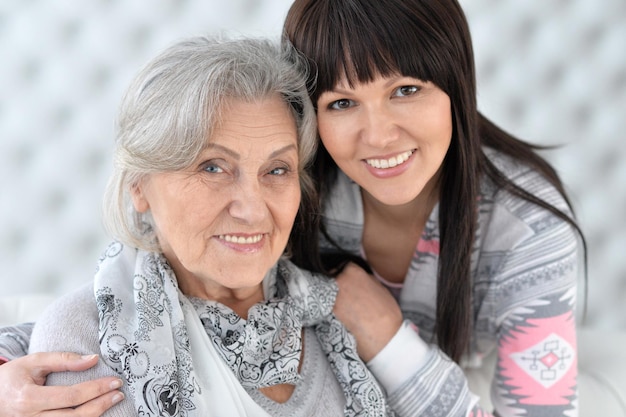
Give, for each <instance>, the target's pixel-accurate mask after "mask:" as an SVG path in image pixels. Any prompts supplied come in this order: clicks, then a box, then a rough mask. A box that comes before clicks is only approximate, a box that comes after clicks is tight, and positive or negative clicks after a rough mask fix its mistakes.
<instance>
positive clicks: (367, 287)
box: [333, 264, 402, 362]
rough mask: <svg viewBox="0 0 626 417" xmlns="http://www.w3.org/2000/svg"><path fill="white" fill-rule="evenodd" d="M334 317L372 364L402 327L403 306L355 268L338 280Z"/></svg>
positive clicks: (364, 273) (361, 353) (358, 268)
mask: <svg viewBox="0 0 626 417" xmlns="http://www.w3.org/2000/svg"><path fill="white" fill-rule="evenodd" d="M337 285H338V286H339V293H338V294H337V301H336V303H335V308H334V310H333V311H334V313H335V315H336V316H337V318H338V319H339V320H341V321H342V322H343V324H344V325H345V326H346V328H347V329H348V330H349V331H350V332H351V333H352V334H353V335H354V337H355V338H356V341H357V349H358V352H359V356H360V357H361V359H363V360H364V361H365V362H368V361H369V360H371V359H372V358H373V357H374V356H376V354H377V353H378V352H380V351H381V350H382V349H383V348H384V347H385V346H386V345H387V343H389V341H390V340H391V338H392V337H393V336H394V335H395V334H396V332H397V331H398V329H399V328H400V326H401V325H402V312H401V311H400V306H399V305H398V303H397V302H396V300H395V299H394V298H393V296H392V295H391V293H390V292H389V291H388V290H387V289H386V288H385V287H384V286H383V285H382V284H381V283H380V282H378V280H376V278H374V277H373V276H371V275H369V274H368V273H367V272H366V271H364V270H363V269H362V268H360V267H358V266H357V265H355V264H349V265H348V266H346V267H345V268H344V270H343V271H342V272H341V274H339V276H337Z"/></svg>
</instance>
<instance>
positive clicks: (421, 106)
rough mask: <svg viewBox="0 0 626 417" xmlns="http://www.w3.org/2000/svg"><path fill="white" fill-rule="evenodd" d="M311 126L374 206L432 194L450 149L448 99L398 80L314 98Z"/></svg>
mask: <svg viewBox="0 0 626 417" xmlns="http://www.w3.org/2000/svg"><path fill="white" fill-rule="evenodd" d="M317 106H318V113H317V121H318V127H319V134H320V137H321V139H322V142H323V143H324V146H325V147H326V149H327V150H328V152H329V153H330V155H331V156H332V158H333V159H334V160H335V162H336V163H337V165H338V166H339V168H341V170H342V171H343V172H344V173H346V175H348V176H349V177H350V178H351V179H352V180H354V181H355V182H356V183H357V184H359V185H360V186H361V187H362V188H363V189H365V190H366V191H367V192H368V193H369V194H371V195H372V196H373V197H374V198H375V199H377V200H378V201H380V202H382V203H384V204H387V205H400V204H405V203H408V202H411V201H413V200H414V199H416V198H417V197H418V196H419V195H420V193H422V191H424V190H425V189H426V190H432V188H433V187H434V184H435V183H436V182H437V178H438V173H439V172H440V171H439V168H440V167H441V165H442V163H443V159H444V157H445V155H446V153H447V151H448V148H449V147H450V142H451V138H452V113H451V107H450V98H449V97H448V95H447V94H446V93H444V92H443V91H442V90H441V89H440V88H438V87H437V86H436V85H435V84H433V83H431V82H424V81H421V80H419V79H416V78H411V77H404V76H401V75H396V76H391V77H378V78H376V79H374V81H372V82H371V83H366V84H356V85H354V87H350V86H349V84H348V83H347V81H345V80H343V81H342V82H340V83H339V84H338V85H337V86H336V87H335V89H333V90H332V91H327V92H325V93H323V94H322V95H320V97H319V99H318V101H317Z"/></svg>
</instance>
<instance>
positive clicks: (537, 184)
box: [481, 148, 571, 217]
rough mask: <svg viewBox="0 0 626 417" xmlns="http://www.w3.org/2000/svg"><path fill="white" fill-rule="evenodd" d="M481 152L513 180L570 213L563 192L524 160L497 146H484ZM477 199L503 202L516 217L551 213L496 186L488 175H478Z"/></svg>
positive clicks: (499, 203) (524, 188)
mask: <svg viewBox="0 0 626 417" xmlns="http://www.w3.org/2000/svg"><path fill="white" fill-rule="evenodd" d="M484 152H485V155H486V156H487V158H488V159H489V160H490V161H491V163H492V164H493V165H494V166H495V167H496V168H497V169H498V170H499V171H500V172H501V173H502V174H503V175H504V176H505V177H506V178H507V179H508V180H509V181H511V182H512V183H513V184H515V185H517V186H518V187H520V188H522V189H523V190H524V191H526V192H527V193H529V194H531V195H533V196H535V197H538V198H540V199H542V200H543V201H545V202H546V203H548V204H550V205H552V206H554V207H555V208H557V209H559V210H561V211H562V212H564V213H566V214H568V215H571V210H570V207H569V205H568V204H567V201H566V198H565V196H564V195H563V194H561V192H560V191H559V190H558V189H557V188H556V187H555V186H554V184H552V183H551V182H550V181H548V179H547V178H546V177H545V176H544V175H543V174H542V173H540V172H539V171H537V170H536V169H534V168H533V167H531V166H529V165H528V164H526V163H524V162H522V161H520V160H518V159H516V158H514V157H512V156H510V155H506V154H504V153H502V152H499V151H497V150H494V149H491V148H484ZM481 199H483V200H486V201H491V202H493V203H494V204H497V205H499V206H504V207H506V208H507V209H508V210H510V211H512V212H513V213H516V214H517V215H518V216H520V217H536V216H541V215H544V216H548V217H552V216H553V214H552V213H550V212H549V211H548V210H546V209H543V208H541V207H539V206H537V205H536V204H532V203H530V202H528V201H527V200H525V199H523V198H521V197H519V196H517V195H514V194H512V193H511V192H510V191H508V190H504V189H502V188H500V187H498V186H497V185H496V184H494V183H493V181H491V180H490V179H489V178H483V179H482V182H481Z"/></svg>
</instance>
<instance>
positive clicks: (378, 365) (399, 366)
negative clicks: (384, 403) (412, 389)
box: [367, 320, 429, 394]
mask: <svg viewBox="0 0 626 417" xmlns="http://www.w3.org/2000/svg"><path fill="white" fill-rule="evenodd" d="M428 352H429V347H428V345H427V344H426V342H424V341H423V340H422V339H421V338H420V337H419V335H418V330H417V327H416V326H415V325H414V324H413V323H411V322H410V321H408V320H405V321H404V322H403V323H402V325H401V326H400V329H399V330H398V331H397V332H396V334H395V335H394V336H393V338H392V339H391V340H390V341H389V343H388V344H387V345H386V346H385V347H384V348H383V349H382V350H381V351H380V352H379V353H378V354H377V355H376V356H375V357H374V358H373V359H372V360H370V361H369V362H367V366H368V368H369V369H370V371H371V372H372V374H374V376H375V377H376V379H377V380H378V381H379V382H380V384H381V385H382V386H383V387H384V388H385V390H386V391H387V393H389V394H391V393H393V392H394V391H395V390H396V389H398V388H399V387H400V386H401V385H402V384H404V383H405V382H406V381H407V380H409V379H410V378H411V377H412V376H413V375H415V374H416V373H417V371H418V370H419V369H420V368H421V367H422V365H423V363H424V359H425V358H426V356H427V355H428Z"/></svg>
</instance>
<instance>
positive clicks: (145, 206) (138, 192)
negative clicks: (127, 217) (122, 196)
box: [130, 180, 150, 213]
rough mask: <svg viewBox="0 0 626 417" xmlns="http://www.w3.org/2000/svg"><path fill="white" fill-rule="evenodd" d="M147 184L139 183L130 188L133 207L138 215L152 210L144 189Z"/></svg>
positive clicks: (141, 181)
mask: <svg viewBox="0 0 626 417" xmlns="http://www.w3.org/2000/svg"><path fill="white" fill-rule="evenodd" d="M144 185H145V182H144V181H143V180H140V181H138V182H137V183H136V184H133V185H132V186H131V187H130V197H131V198H132V200H133V206H135V210H137V212H138V213H145V212H147V211H148V210H150V203H149V202H148V199H147V198H146V196H145V194H144V191H143V187H144Z"/></svg>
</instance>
